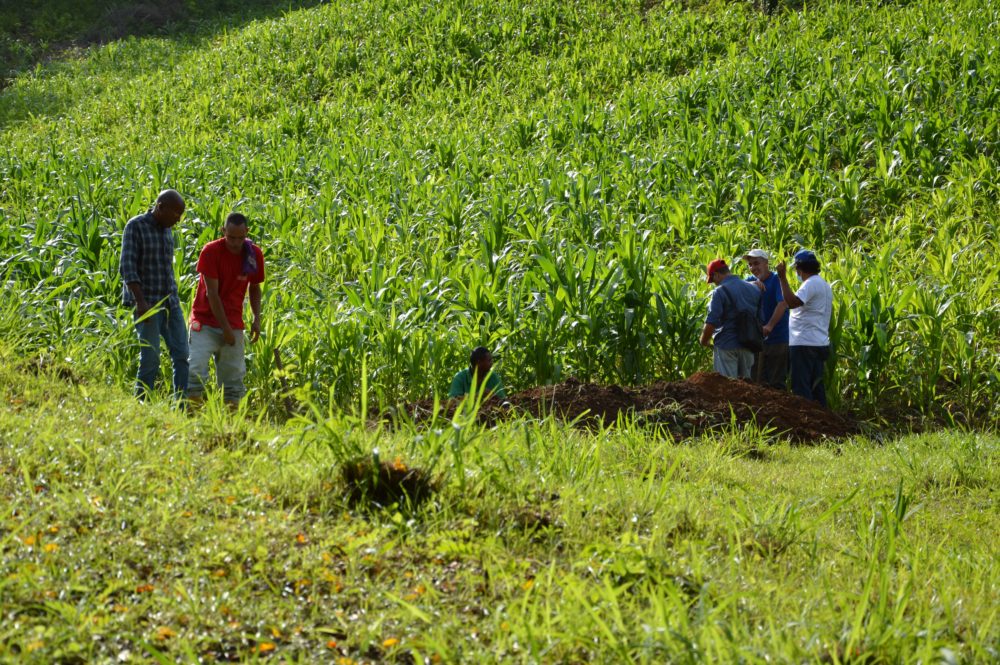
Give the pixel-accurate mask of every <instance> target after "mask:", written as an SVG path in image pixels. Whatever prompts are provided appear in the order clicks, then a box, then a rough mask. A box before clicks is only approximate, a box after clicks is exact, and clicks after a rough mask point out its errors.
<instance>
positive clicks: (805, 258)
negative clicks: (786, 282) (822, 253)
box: [792, 249, 819, 280]
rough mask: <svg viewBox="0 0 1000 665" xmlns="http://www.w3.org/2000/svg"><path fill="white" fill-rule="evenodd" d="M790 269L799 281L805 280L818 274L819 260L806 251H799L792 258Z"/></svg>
mask: <svg viewBox="0 0 1000 665" xmlns="http://www.w3.org/2000/svg"><path fill="white" fill-rule="evenodd" d="M792 268H794V269H795V273H796V274H797V275H798V276H799V279H803V280H804V279H806V278H808V277H812V276H813V275H818V274H819V259H817V258H816V255H815V254H813V253H812V252H811V251H809V250H808V249H800V250H799V251H797V252H795V256H794V257H793V258H792Z"/></svg>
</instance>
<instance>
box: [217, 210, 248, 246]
mask: <svg viewBox="0 0 1000 665" xmlns="http://www.w3.org/2000/svg"><path fill="white" fill-rule="evenodd" d="M247 226H248V222H247V218H246V215H243V214H241V213H238V212H232V213H229V216H228V217H226V223H225V224H223V225H222V237H223V238H225V240H226V249H227V250H229V251H230V252H232V253H233V254H239V253H240V252H242V251H243V242H244V241H245V240H246V239H247V233H248V229H247Z"/></svg>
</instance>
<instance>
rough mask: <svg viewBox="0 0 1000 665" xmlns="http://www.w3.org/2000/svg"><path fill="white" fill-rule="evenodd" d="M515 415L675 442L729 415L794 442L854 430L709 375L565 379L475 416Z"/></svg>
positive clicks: (823, 412)
mask: <svg viewBox="0 0 1000 665" xmlns="http://www.w3.org/2000/svg"><path fill="white" fill-rule="evenodd" d="M432 406H433V405H432V404H431V403H428V402H421V403H417V404H414V405H412V406H411V407H410V408H409V409H408V411H409V413H410V415H411V416H412V417H413V418H414V419H415V420H418V421H419V420H425V419H426V418H428V417H430V414H431V408H432ZM454 406H455V405H454V404H446V405H445V412H444V413H443V414H442V415H444V416H447V417H450V416H451V415H452V414H453V411H454ZM517 414H528V415H531V416H534V417H537V418H544V417H546V416H550V415H551V416H555V417H557V418H559V419H561V420H564V421H570V422H577V423H579V424H581V425H584V426H595V425H597V424H598V423H603V424H604V425H606V426H607V425H613V424H614V423H615V422H616V421H618V419H619V418H625V417H634V418H635V419H636V420H637V421H639V422H643V423H647V424H650V425H659V426H663V427H666V428H667V429H668V430H670V431H671V432H672V433H673V434H674V436H675V437H676V438H678V439H681V438H685V437H689V436H693V435H697V434H699V433H702V432H705V431H708V430H711V429H716V428H719V427H724V426H728V425H730V424H731V423H732V422H733V418H734V417H735V419H736V422H739V423H748V422H751V421H753V422H756V423H757V425H758V426H759V427H762V428H763V427H767V428H770V429H772V430H774V431H775V432H776V433H778V434H780V435H781V436H784V437H786V438H788V439H790V440H791V441H794V442H797V443H810V442H817V441H821V440H823V439H831V438H841V437H846V436H849V435H851V434H854V433H856V432H857V431H858V426H857V423H856V422H854V421H853V420H851V419H850V418H847V417H845V416H842V415H839V414H837V413H834V412H833V411H830V410H829V409H826V408H824V407H822V406H820V405H819V404H817V403H815V402H811V401H809V400H806V399H803V398H801V397H797V396H795V395H793V394H791V393H788V392H784V391H780V390H774V389H772V388H767V387H764V386H760V385H758V384H754V383H750V382H747V381H740V380H734V379H728V378H726V377H724V376H721V375H719V374H715V373H698V374H694V375H693V376H691V377H690V378H688V379H687V380H685V381H676V382H669V383H668V382H661V383H655V384H652V385H649V386H643V387H639V388H634V389H632V388H623V387H621V386H601V385H597V384H593V383H583V382H581V381H577V380H575V379H569V380H568V381H566V382H565V383H559V384H556V385H552V386H540V387H538V388H532V389H530V390H525V391H522V392H518V393H514V394H512V395H510V396H509V397H508V398H507V400H506V403H504V402H503V401H502V400H498V399H491V400H488V401H486V402H484V403H483V405H482V408H481V409H480V411H479V419H480V421H481V422H484V423H487V424H494V423H496V422H498V421H500V420H505V419H508V418H510V417H512V416H513V415H517Z"/></svg>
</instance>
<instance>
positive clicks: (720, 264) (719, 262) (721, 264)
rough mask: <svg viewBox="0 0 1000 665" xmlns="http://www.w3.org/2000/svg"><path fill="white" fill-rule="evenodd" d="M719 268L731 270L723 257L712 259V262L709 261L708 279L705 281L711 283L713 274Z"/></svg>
mask: <svg viewBox="0 0 1000 665" xmlns="http://www.w3.org/2000/svg"><path fill="white" fill-rule="evenodd" d="M719 268H725V269H726V270H729V266H727V265H726V262H725V260H723V259H716V260H714V261H712V262H711V263H709V264H708V279H707V280H705V281H706V282H709V283H711V282H712V275H713V274H714V273H715V271H716V270H718V269H719Z"/></svg>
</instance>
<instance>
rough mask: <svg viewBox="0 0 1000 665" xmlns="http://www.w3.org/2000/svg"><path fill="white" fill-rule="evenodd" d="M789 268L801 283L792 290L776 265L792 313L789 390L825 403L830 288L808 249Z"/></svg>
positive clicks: (782, 265) (789, 341)
mask: <svg viewBox="0 0 1000 665" xmlns="http://www.w3.org/2000/svg"><path fill="white" fill-rule="evenodd" d="M792 269H793V270H795V273H796V274H797V275H798V276H799V280H801V282H802V286H800V287H799V290H798V291H795V292H793V291H792V287H791V286H789V284H788V277H787V276H786V275H785V264H784V263H779V264H778V265H777V266H775V271H776V272H777V273H778V280H779V281H780V283H781V295H782V297H784V299H785V303H787V305H788V308H789V309H790V310H791V315H790V317H789V320H788V364H789V366H790V369H791V375H792V392H793V393H795V394H796V395H799V396H800V397H805V398H806V399H811V400H813V401H816V402H819V403H820V404H822V405H823V406H826V388H825V386H824V385H823V370H824V368H825V366H826V359H827V358H829V357H830V317H831V316H832V314H833V289H831V288H830V285H829V284H827V282H826V280H825V279H823V278H822V277H820V276H819V272H820V268H819V259H817V258H816V255H815V254H814V253H812V252H810V251H809V250H807V249H803V250H800V251H799V252H797V253H796V254H795V257H794V259H793V261H792Z"/></svg>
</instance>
